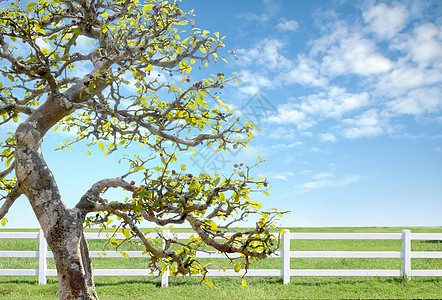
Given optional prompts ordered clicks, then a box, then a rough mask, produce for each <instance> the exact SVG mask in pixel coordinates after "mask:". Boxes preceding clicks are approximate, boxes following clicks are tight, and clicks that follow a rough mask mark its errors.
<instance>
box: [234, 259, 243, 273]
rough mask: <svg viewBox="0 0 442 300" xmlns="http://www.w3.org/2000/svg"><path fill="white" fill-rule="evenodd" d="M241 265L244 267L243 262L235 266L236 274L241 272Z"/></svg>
mask: <svg viewBox="0 0 442 300" xmlns="http://www.w3.org/2000/svg"><path fill="white" fill-rule="evenodd" d="M241 265H242V263H241V262H239V263H237V264H236V265H235V267H234V269H235V272H236V273H238V272H239V271H240V270H241Z"/></svg>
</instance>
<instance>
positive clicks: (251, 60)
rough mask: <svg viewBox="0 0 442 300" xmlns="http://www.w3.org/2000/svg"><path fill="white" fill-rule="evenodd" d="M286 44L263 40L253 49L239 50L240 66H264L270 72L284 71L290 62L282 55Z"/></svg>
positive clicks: (274, 40) (273, 40)
mask: <svg viewBox="0 0 442 300" xmlns="http://www.w3.org/2000/svg"><path fill="white" fill-rule="evenodd" d="M284 46H285V45H284V43H282V42H281V41H279V40H276V39H263V40H261V41H260V42H259V43H257V44H256V45H255V46H254V47H253V48H251V49H238V50H237V51H236V53H237V55H238V56H240V59H239V60H238V64H240V65H246V66H249V67H250V66H253V67H256V66H263V67H264V68H266V69H268V70H275V69H284V68H286V67H287V65H290V61H289V60H288V59H287V58H286V57H285V56H284V55H282V54H281V53H280V51H281V49H283V48H284Z"/></svg>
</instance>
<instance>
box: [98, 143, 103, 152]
mask: <svg viewBox="0 0 442 300" xmlns="http://www.w3.org/2000/svg"><path fill="white" fill-rule="evenodd" d="M98 146H99V147H100V150H101V151H103V150H104V146H103V142H102V141H100V142H99V143H98Z"/></svg>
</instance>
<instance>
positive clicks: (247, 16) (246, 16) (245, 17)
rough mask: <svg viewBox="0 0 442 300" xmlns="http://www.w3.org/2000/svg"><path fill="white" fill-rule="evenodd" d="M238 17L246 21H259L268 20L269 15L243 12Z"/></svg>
mask: <svg viewBox="0 0 442 300" xmlns="http://www.w3.org/2000/svg"><path fill="white" fill-rule="evenodd" d="M236 17H237V18H239V19H241V20H245V21H258V22H267V21H268V20H269V17H268V16H267V15H266V14H260V15H258V14H252V13H243V14H239V15H237V16H236Z"/></svg>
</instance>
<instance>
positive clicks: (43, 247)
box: [38, 229, 48, 284]
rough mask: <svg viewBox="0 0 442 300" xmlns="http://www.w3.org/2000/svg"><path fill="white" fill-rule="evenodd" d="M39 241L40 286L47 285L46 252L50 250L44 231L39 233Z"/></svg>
mask: <svg viewBox="0 0 442 300" xmlns="http://www.w3.org/2000/svg"><path fill="white" fill-rule="evenodd" d="M38 241H39V243H38V284H46V273H47V269H48V261H47V257H46V252H47V250H48V244H47V242H46V239H45V236H44V234H43V230H42V229H40V231H39V232H38Z"/></svg>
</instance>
